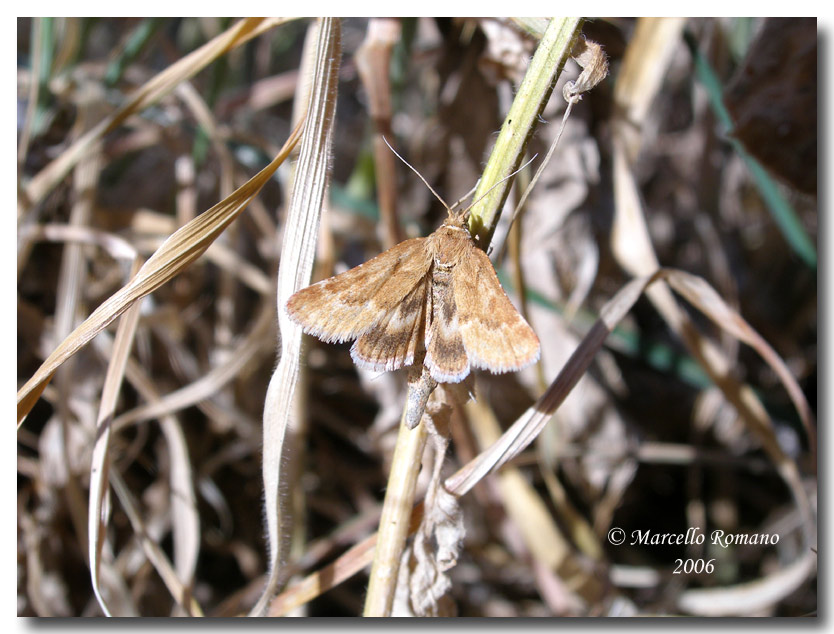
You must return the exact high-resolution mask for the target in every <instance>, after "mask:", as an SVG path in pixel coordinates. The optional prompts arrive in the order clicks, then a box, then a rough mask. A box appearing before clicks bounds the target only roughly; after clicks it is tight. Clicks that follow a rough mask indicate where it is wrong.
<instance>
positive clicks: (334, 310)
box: [287, 238, 432, 343]
mask: <svg viewBox="0 0 834 634" xmlns="http://www.w3.org/2000/svg"><path fill="white" fill-rule="evenodd" d="M426 240H427V239H426V238H413V239H411V240H406V241H405V242H401V243H400V244H398V245H396V246H394V247H392V248H390V249H388V250H387V251H384V252H383V253H380V254H379V255H378V256H376V257H374V258H371V259H370V260H368V261H367V262H365V263H364V264H360V265H359V266H357V267H354V268H352V269H350V270H349V271H345V272H344V273H340V274H339V275H336V276H334V277H331V278H328V279H326V280H323V281H321V282H318V283H316V284H313V285H312V286H308V287H307V288H303V289H301V290H300V291H298V292H297V293H295V294H294V295H292V297H290V298H289V300H288V301H287V314H288V315H289V317H290V319H292V320H293V321H294V322H296V323H297V324H299V325H301V327H302V329H303V330H304V332H305V333H307V334H310V335H313V336H315V337H318V338H319V339H321V340H322V341H325V342H327V343H333V342H342V341H347V340H349V339H356V338H357V337H360V336H361V335H363V334H365V333H366V332H368V331H369V330H371V329H372V328H373V327H374V326H376V324H378V323H379V322H380V321H382V320H383V319H384V317H385V316H386V315H388V313H389V312H391V311H392V310H395V309H397V308H398V307H399V306H400V304H401V303H402V301H403V300H404V299H405V297H406V296H407V295H408V294H409V293H410V292H411V291H412V290H413V289H414V287H415V286H416V285H417V284H418V283H420V281H421V280H422V279H423V278H424V277H425V276H426V274H427V273H428V271H429V268H430V266H431V262H432V260H431V254H430V253H429V250H428V249H427V244H426Z"/></svg>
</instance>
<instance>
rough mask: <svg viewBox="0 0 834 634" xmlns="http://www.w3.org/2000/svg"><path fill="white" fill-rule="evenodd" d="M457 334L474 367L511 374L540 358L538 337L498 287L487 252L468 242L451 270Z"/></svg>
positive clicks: (496, 277)
mask: <svg viewBox="0 0 834 634" xmlns="http://www.w3.org/2000/svg"><path fill="white" fill-rule="evenodd" d="M453 287H454V300H455V304H456V305H457V312H458V320H459V322H460V334H461V337H462V339H463V345H464V348H465V349H466V353H467V355H468V356H469V363H470V364H471V365H472V366H473V367H476V368H481V369H484V370H489V371H490V372H494V373H502V372H514V371H516V370H520V369H522V368H524V367H526V366H528V365H530V364H532V363H535V362H536V361H538V359H539V353H540V345H539V338H538V337H537V336H536V333H535V332H533V329H532V328H530V326H529V325H528V324H527V322H526V321H525V320H524V318H523V317H522V316H521V314H519V312H518V311H517V310H516V309H515V306H513V304H512V302H511V301H510V298H509V297H507V294H506V293H505V292H504V289H503V288H502V287H501V283H500V282H499V281H498V276H497V275H496V273H495V269H494V268H493V267H492V263H491V262H490V260H489V258H488V257H487V255H486V253H484V252H483V251H481V250H480V249H479V248H478V247H476V246H475V245H474V243H471V248H470V251H469V253H467V254H466V255H465V256H464V257H462V258H461V260H460V262H459V263H458V265H457V266H456V267H455V269H454V282H453Z"/></svg>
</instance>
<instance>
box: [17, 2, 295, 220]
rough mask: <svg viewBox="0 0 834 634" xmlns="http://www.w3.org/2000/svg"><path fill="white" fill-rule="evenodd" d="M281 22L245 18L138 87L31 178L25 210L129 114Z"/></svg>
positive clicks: (23, 196)
mask: <svg viewBox="0 0 834 634" xmlns="http://www.w3.org/2000/svg"><path fill="white" fill-rule="evenodd" d="M283 22H284V20H283V19H279V18H270V19H266V18H246V19H244V20H241V21H240V22H238V23H236V24H235V25H234V26H232V27H231V28H230V29H228V30H227V31H226V32H224V33H222V34H221V35H219V36H217V37H216V38H214V39H213V40H211V41H210V42H207V43H206V44H204V45H203V46H201V47H200V48H199V49H197V50H196V51H194V52H193V53H190V54H189V55H187V56H186V57H183V58H182V59H181V60H180V61H179V62H177V63H176V64H173V65H171V66H169V67H168V68H166V69H165V70H164V71H163V72H161V73H159V74H158V75H157V76H156V77H154V78H153V79H152V80H150V81H149V82H147V83H146V84H145V85H144V86H142V88H141V89H139V90H138V91H137V92H136V93H135V94H134V95H133V96H132V98H131V99H130V101H129V102H128V103H126V104H125V105H124V106H122V107H121V108H119V109H118V110H117V111H116V112H114V113H113V114H112V115H110V116H109V117H107V118H106V119H104V120H102V121H101V123H99V124H98V125H97V126H96V127H94V128H93V129H91V130H90V131H89V132H87V133H86V134H85V135H84V136H82V137H81V138H79V139H78V140H77V141H76V142H75V143H73V144H72V145H71V146H70V147H69V148H67V150H66V151H64V152H63V153H62V154H61V155H60V156H59V157H58V158H56V159H55V160H53V161H52V162H51V163H50V164H49V165H47V166H46V167H45V168H43V169H42V170H41V171H40V172H39V173H38V174H37V175H36V176H35V177H34V178H32V180H31V181H30V182H29V184H28V185H27V186H26V187H25V188H24V190H23V192H22V195H21V201H22V202H23V203H24V205H26V206H29V207H31V206H33V205H36V204H37V203H39V202H40V201H41V200H43V197H44V196H46V194H48V193H49V192H50V191H51V190H52V188H53V187H55V185H56V184H57V183H58V182H59V181H60V180H61V179H62V178H64V176H66V175H67V173H69V171H70V170H71V169H72V168H73V166H75V164H76V163H78V161H79V160H80V158H81V157H82V156H83V155H84V154H85V153H86V152H87V151H88V150H89V149H90V147H91V146H92V145H93V144H94V143H96V142H97V141H98V140H99V139H101V137H103V136H104V135H105V134H107V133H108V132H110V131H111V130H113V129H115V128H116V127H117V126H118V125H119V124H121V123H122V121H124V120H125V119H126V118H127V117H129V116H130V115H131V114H133V113H135V112H140V111H141V110H142V109H144V108H146V107H147V106H149V105H150V104H152V103H154V102H156V101H157V100H158V99H159V98H160V97H162V96H163V95H165V94H166V93H168V92H169V91H171V90H172V89H173V88H174V87H175V86H176V85H177V84H179V83H180V82H182V81H184V80H185V79H188V78H189V77H192V76H193V75H195V74H196V73H197V72H199V71H200V70H202V69H203V68H205V67H206V66H207V65H208V64H210V63H211V62H212V61H214V60H215V59H217V58H218V57H220V56H222V55H224V54H226V53H227V52H228V51H230V50H232V49H233V48H236V47H237V46H240V45H241V44H244V43H246V42H248V41H249V40H251V39H252V38H253V37H257V36H258V35H260V34H262V33H264V32H266V31H268V30H269V29H272V28H274V27H275V26H277V25H279V24H281V23H283Z"/></svg>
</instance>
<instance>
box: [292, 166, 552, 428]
mask: <svg viewBox="0 0 834 634" xmlns="http://www.w3.org/2000/svg"><path fill="white" fill-rule="evenodd" d="M398 156H399V155H398ZM415 171H416V170H415ZM418 175H419V174H418ZM421 178H422V177H421ZM432 191H433V190H432ZM435 195H436V194H435ZM438 198H440V197H439V196H438ZM440 200H441V202H442V199H440ZM443 204H444V206H446V209H447V210H448V212H449V215H448V217H447V219H446V220H445V222H444V223H443V224H442V225H441V226H440V227H439V228H438V229H437V230H436V231H435V232H434V233H432V234H431V235H429V236H428V237H425V238H413V239H410V240H405V241H404V242H401V243H400V244H398V245H396V246H394V247H392V248H391V249H388V250H387V251H385V252H383V253H381V254H379V255H377V256H376V257H374V258H372V259H370V260H368V261H367V262H365V263H364V264H360V265H359V266H357V267H355V268H353V269H350V270H349V271H346V272H344V273H341V274H339V275H336V276H334V277H331V278H329V279H326V280H323V281H321V282H318V283H317V284H313V285H312V286H308V287H307V288H304V289H301V290H300V291H298V292H297V293H295V294H294V295H292V296H291V297H290V298H289V300H288V301H287V305H286V309H287V313H288V315H289V317H290V319H291V320H292V321H294V322H295V323H297V324H299V325H300V326H301V327H302V329H303V331H304V332H305V333H307V334H310V335H313V336H315V337H318V338H319V339H321V340H322V341H325V342H327V343H334V342H344V341H349V340H353V339H355V342H354V344H353V346H352V347H351V349H350V354H351V357H352V358H353V361H354V362H355V363H356V365H357V366H359V367H361V368H366V369H369V370H375V371H391V370H397V369H399V368H403V367H411V368H412V372H411V373H410V375H409V387H410V388H411V387H412V383H415V382H416V381H417V379H414V378H412V377H413V376H414V375H415V373H414V369H421V370H422V372H423V377H422V382H423V387H422V397H421V398H419V399H418V400H421V401H422V404H423V405H425V401H426V399H427V398H428V394H429V393H430V392H431V390H432V389H434V386H435V383H458V382H460V381H462V380H463V379H465V378H466V377H467V376H468V375H469V373H470V372H471V370H472V369H473V368H480V369H484V370H489V371H490V372H493V373H502V372H514V371H516V370H520V369H522V368H524V367H526V366H528V365H530V364H532V363H535V362H536V361H538V359H539V351H540V345H539V339H538V337H537V336H536V333H534V332H533V329H532V328H531V327H530V326H529V325H528V324H527V322H526V321H525V320H524V318H523V317H522V316H521V315H520V314H519V313H518V311H517V310H516V309H515V307H514V306H513V304H512V302H510V299H509V298H508V297H507V294H506V293H505V292H504V289H503V288H502V287H501V284H500V283H499V281H498V276H497V275H496V273H495V269H494V268H493V267H492V263H491V262H490V260H489V258H488V257H487V254H486V253H484V251H482V250H481V249H480V248H478V246H477V245H476V244H475V241H474V240H473V239H472V236H471V235H470V233H469V230H468V228H467V224H466V222H465V220H466V217H467V213H468V211H463V212H460V213H455V212H454V211H453V210H452V209H451V208H450V207H448V205H446V204H445V203H443ZM420 366H421V367H420ZM418 374H419V373H418ZM426 375H427V376H426ZM409 398H411V397H409ZM418 421H419V417H418V418H417V420H414V419H412V420H410V421H409V426H411V427H413V426H414V425H415V424H416V423H417V422H418Z"/></svg>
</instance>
